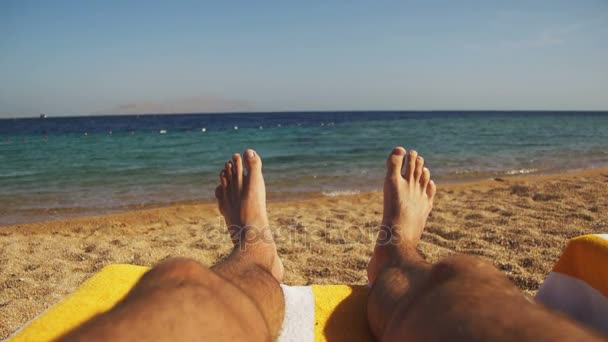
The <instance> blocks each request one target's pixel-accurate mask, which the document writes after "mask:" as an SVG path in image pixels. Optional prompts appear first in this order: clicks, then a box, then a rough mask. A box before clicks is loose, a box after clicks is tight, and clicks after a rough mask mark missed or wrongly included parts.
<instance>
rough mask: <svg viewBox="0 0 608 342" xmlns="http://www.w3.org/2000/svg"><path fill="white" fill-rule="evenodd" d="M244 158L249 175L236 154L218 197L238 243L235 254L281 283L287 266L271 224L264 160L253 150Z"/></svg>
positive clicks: (226, 168) (222, 174) (223, 173)
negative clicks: (263, 174)
mask: <svg viewBox="0 0 608 342" xmlns="http://www.w3.org/2000/svg"><path fill="white" fill-rule="evenodd" d="M243 156H244V159H245V160H244V162H245V167H246V169H247V175H245V174H244V172H243V160H242V158H241V156H240V155H239V154H238V153H235V154H234V155H232V160H231V161H228V162H226V164H225V165H224V169H223V170H222V171H221V172H220V185H219V186H218V187H217V188H216V189H215V197H216V198H217V201H218V206H219V209H220V212H221V213H222V215H223V216H224V219H225V220H226V225H227V226H228V231H229V232H230V237H231V239H232V242H233V243H234V250H233V252H232V254H234V255H238V256H240V257H243V258H247V259H249V260H252V261H253V262H255V263H256V264H258V265H259V266H261V267H263V268H265V269H266V270H267V271H268V272H270V273H271V274H272V275H273V276H274V277H275V279H277V281H279V282H280V281H281V280H282V279H283V264H282V263H281V260H280V259H279V256H278V254H277V248H276V245H275V243H274V239H273V237H272V232H271V231H270V228H269V224H268V216H267V214H266V186H265V185H264V177H263V176H262V159H260V156H258V154H257V153H255V151H254V150H252V149H248V150H246V151H245V152H244V153H243Z"/></svg>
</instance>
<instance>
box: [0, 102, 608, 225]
mask: <svg viewBox="0 0 608 342" xmlns="http://www.w3.org/2000/svg"><path fill="white" fill-rule="evenodd" d="M396 145H401V146H404V147H405V148H406V149H408V150H410V149H415V150H417V151H418V152H419V153H420V154H422V155H423V156H424V158H425V163H426V165H427V166H428V167H429V168H430V169H431V172H432V174H433V178H434V179H435V180H436V182H437V183H438V184H441V183H446V182H460V181H466V180H473V179H491V178H496V177H506V176H512V175H524V174H540V173H555V172H563V171H571V170H579V169H587V168H599V167H606V166H608V112H562V111H560V112H549V111H534V112H525V111H515V112H503V111H424V112H417V111H362V112H347V111H344V112H287V113H230V114H172V115H166V114H165V115H152V114H151V115H124V116H80V117H48V118H21V119H2V120H0V225H8V224H14V223H21V222H32V221H40V220H48V219H58V218H63V217H68V216H78V215H93V214H102V213H107V212H116V211H123V210H127V209H130V208H141V207H148V206H162V205H166V204H168V203H175V202H211V201H213V190H214V188H215V187H216V186H217V184H218V174H219V172H220V170H221V168H222V166H223V164H224V163H225V162H226V160H228V159H229V158H230V156H231V155H232V153H235V152H242V151H244V150H245V149H246V148H249V147H250V148H253V149H255V150H256V151H257V152H258V153H259V155H260V156H261V157H262V159H263V169H264V175H265V179H266V184H267V190H268V193H269V199H270V200H276V201H282V200H288V199H291V198H301V197H309V196H319V195H320V196H336V195H340V194H350V193H357V192H361V191H373V190H380V189H381V187H382V180H383V178H382V177H383V174H384V166H385V159H386V156H387V155H388V153H389V152H390V151H391V148H392V147H393V146H396Z"/></svg>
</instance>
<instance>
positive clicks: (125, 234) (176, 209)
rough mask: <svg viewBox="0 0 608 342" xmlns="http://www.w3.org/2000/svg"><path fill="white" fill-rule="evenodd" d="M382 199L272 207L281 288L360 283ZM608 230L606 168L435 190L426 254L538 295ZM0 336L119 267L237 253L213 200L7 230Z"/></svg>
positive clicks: (1, 255)
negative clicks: (556, 270) (578, 243)
mask: <svg viewBox="0 0 608 342" xmlns="http://www.w3.org/2000/svg"><path fill="white" fill-rule="evenodd" d="M381 199H382V194H381V193H362V194H355V195H347V196H336V197H319V198H312V199H303V200H297V201H292V202H289V201H282V202H273V203H270V204H269V208H268V209H269V215H270V220H271V224H272V229H273V231H274V233H275V235H276V239H277V246H278V250H279V253H280V255H281V257H282V259H283V262H284V264H285V271H286V276H285V280H284V282H285V283H286V284H289V285H305V284H312V283H316V284H335V283H347V284H364V283H366V272H365V268H366V265H367V262H368V260H369V257H370V254H371V251H372V247H373V243H374V236H375V231H376V229H377V226H378V225H379V224H380V220H381V215H382V200H381ZM607 231H608V169H595V170H587V171H581V172H576V173H568V174H559V175H550V176H531V177H520V178H505V179H496V180H488V181H481V182H470V183H459V184H440V185H439V192H438V195H437V200H436V204H435V209H434V210H433V212H432V214H431V217H430V218H429V221H428V224H427V229H426V231H425V233H424V235H423V238H422V242H421V244H420V251H421V252H422V254H423V255H424V256H426V258H427V259H428V260H429V261H431V262H434V261H437V260H439V259H441V258H442V257H445V256H448V255H451V254H453V253H465V254H470V255H477V256H480V257H482V258H486V259H487V260H489V261H491V262H493V263H494V264H495V265H496V266H497V267H498V268H499V269H500V270H502V271H504V272H505V274H506V275H507V276H508V277H509V278H510V279H512V280H513V282H514V283H515V284H516V285H517V286H518V287H519V288H520V289H521V290H522V291H524V292H525V293H527V294H530V295H533V294H534V293H535V292H536V291H537V290H538V288H539V286H540V284H541V283H542V281H543V279H544V278H545V277H546V275H547V273H548V272H549V271H550V270H551V267H552V265H553V264H554V263H555V262H556V260H557V259H558V257H559V255H560V252H561V250H562V249H563V247H564V246H565V244H566V243H567V241H568V239H569V238H571V237H573V236H577V235H582V234H587V233H599V232H604V233H605V232H607ZM0 246H1V252H0V338H6V337H7V336H9V334H10V333H11V332H13V331H14V330H16V329H18V328H19V327H20V326H22V325H23V324H25V323H26V322H27V321H28V320H30V319H32V318H34V317H35V316H36V315H37V314H39V313H41V312H42V311H44V310H45V309H46V308H48V307H50V306H51V305H53V304H54V303H56V302H58V301H59V300H61V299H62V298H63V297H65V296H66V295H67V294H69V293H70V292H72V291H74V289H76V288H77V287H78V285H79V284H81V283H82V282H83V281H85V280H86V279H87V278H89V277H90V276H91V275H93V274H94V273H95V272H97V271H99V270H100V269H101V268H102V267H104V266H105V265H108V264H112V263H130V264H136V265H153V264H155V263H157V262H159V261H161V260H164V259H167V258H170V257H178V256H180V257H190V258H194V259H196V260H199V261H200V262H202V263H203V264H206V265H212V264H213V263H214V262H216V261H217V260H218V259H221V258H222V257H224V256H225V255H227V254H228V253H229V252H230V249H231V246H230V241H229V238H228V235H227V233H226V228H225V226H224V223H223V220H222V219H221V216H220V214H219V212H218V210H217V209H216V207H215V206H214V205H210V204H187V205H185V204H182V205H172V206H169V207H163V208H154V209H146V210H139V211H129V212H125V213H120V214H111V215H103V216H97V217H81V218H71V219H65V220H59V221H49V222H40V223H32V224H20V225H14V226H7V227H0Z"/></svg>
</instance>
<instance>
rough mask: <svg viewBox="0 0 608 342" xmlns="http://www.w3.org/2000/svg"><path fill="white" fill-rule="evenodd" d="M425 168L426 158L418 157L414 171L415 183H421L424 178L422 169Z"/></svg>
mask: <svg viewBox="0 0 608 342" xmlns="http://www.w3.org/2000/svg"><path fill="white" fill-rule="evenodd" d="M423 167H424V158H422V156H418V158H416V168H415V169H414V181H416V182H419V181H420V177H422V168H423Z"/></svg>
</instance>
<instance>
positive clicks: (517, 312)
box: [368, 147, 599, 341]
mask: <svg viewBox="0 0 608 342" xmlns="http://www.w3.org/2000/svg"><path fill="white" fill-rule="evenodd" d="M423 165H424V160H423V159H422V157H419V156H417V154H416V152H414V151H412V152H410V153H409V155H407V157H406V151H405V150H404V149H403V148H402V147H396V148H395V149H393V151H392V153H391V155H390V156H389V158H388V160H387V175H386V180H385V184H384V215H383V222H382V228H381V230H380V232H379V234H378V241H377V243H376V247H375V249H374V254H373V256H372V259H371V261H370V265H369V266H368V277H369V280H370V283H373V287H372V290H371V292H370V296H369V300H368V320H369V324H370V328H371V330H372V332H373V333H374V335H375V336H376V338H377V339H378V340H384V341H394V340H403V339H408V340H425V341H427V340H480V339H483V340H490V339H491V340H517V339H526V340H528V339H541V340H555V339H568V340H587V341H588V340H594V339H599V337H598V336H596V335H593V333H591V332H589V331H586V330H584V329H582V328H581V327H579V326H578V325H576V324H575V323H573V322H571V321H570V320H568V319H566V318H564V317H562V316H559V315H557V314H554V313H551V312H549V311H548V310H546V309H545V308H543V307H542V306H540V305H536V304H534V303H532V302H530V301H528V300H527V299H526V298H525V297H524V296H523V294H521V293H520V292H519V291H518V290H517V289H516V288H515V286H513V284H511V283H510V282H509V280H508V279H507V278H506V277H505V276H504V275H503V274H501V273H500V272H499V271H498V270H496V269H495V268H494V267H492V266H491V265H490V264H488V263H486V262H484V261H482V260H481V259H479V258H475V257H469V256H455V257H451V258H447V259H445V260H442V261H441V262H439V263H437V264H436V265H434V266H433V265H430V264H428V263H427V262H425V261H424V260H423V259H422V257H421V256H420V255H419V254H418V252H417V250H416V248H417V245H418V242H419V240H420V237H421V236H422V231H423V230H424V226H425V224H426V219H427V217H428V215H429V213H430V211H431V209H432V206H433V197H434V196H435V192H436V189H435V185H434V184H433V182H432V181H431V180H430V172H429V170H428V169H426V168H424V166H423ZM402 168H404V169H405V175H402V171H401V170H402Z"/></svg>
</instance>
